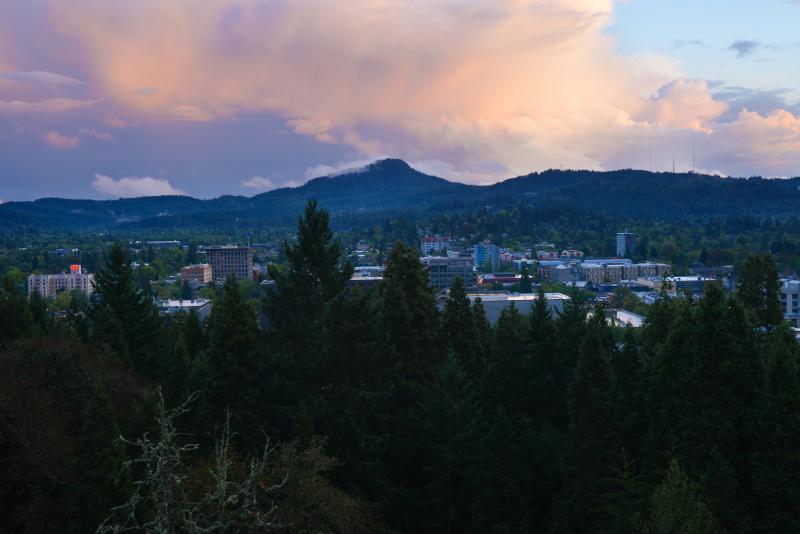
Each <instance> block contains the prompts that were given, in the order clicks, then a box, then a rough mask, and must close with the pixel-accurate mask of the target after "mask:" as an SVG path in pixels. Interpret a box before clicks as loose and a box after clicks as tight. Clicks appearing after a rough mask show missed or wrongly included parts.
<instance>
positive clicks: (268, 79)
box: [0, 0, 800, 186]
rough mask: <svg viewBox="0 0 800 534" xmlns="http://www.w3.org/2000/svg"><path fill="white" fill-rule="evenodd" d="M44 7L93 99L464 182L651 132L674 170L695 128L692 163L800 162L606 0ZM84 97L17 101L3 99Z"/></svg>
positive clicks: (781, 140) (608, 147) (629, 159)
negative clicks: (259, 120) (345, 150)
mask: <svg viewBox="0 0 800 534" xmlns="http://www.w3.org/2000/svg"><path fill="white" fill-rule="evenodd" d="M48 5H49V6H50V7H49V9H50V12H49V13H48V15H49V17H48V19H49V20H57V21H58V24H57V25H53V27H52V31H53V32H54V33H55V34H58V35H59V36H61V37H63V38H65V39H68V41H69V42H70V43H71V46H75V49H74V50H70V52H71V54H72V55H74V56H75V57H77V58H80V64H81V65H84V66H85V70H86V72H85V73H84V75H83V76H81V78H83V79H85V80H87V85H88V84H89V81H90V82H91V89H92V91H93V92H96V98H97V99H98V101H102V102H103V106H104V108H103V111H104V113H108V114H109V116H117V115H119V116H124V117H126V118H130V119H131V120H133V121H136V122H137V124H138V123H141V122H143V121H144V120H147V119H159V120H184V121H203V122H211V121H214V120H220V119H226V120H227V119H231V118H235V117H237V116H241V115H247V114H251V113H253V112H256V111H269V112H272V113H276V114H278V115H280V116H281V117H282V119H283V120H284V121H285V124H286V126H287V127H288V128H290V129H291V130H292V131H293V132H295V133H297V134H299V135H306V136H309V137H312V138H314V139H316V140H318V141H320V142H324V143H339V144H342V145H344V146H346V147H349V148H350V149H351V150H352V152H353V153H354V154H353V159H354V160H369V159H372V158H375V157H377V156H379V155H381V154H392V155H396V156H399V157H403V158H405V159H407V160H409V161H413V162H420V163H421V164H422V165H423V166H425V167H426V168H429V169H435V170H438V171H439V172H442V173H447V175H448V176H450V177H454V178H459V179H462V180H465V181H470V182H476V183H477V182H480V183H485V182H489V181H493V180H496V179H499V178H504V177H507V176H508V175H513V174H519V173H524V172H528V171H531V170H538V169H543V168H548V167H559V166H561V165H564V166H569V167H583V168H592V169H603V168H609V167H629V166H641V167H645V168H648V166H651V167H652V166H654V162H653V159H654V158H649V156H648V154H649V151H650V149H649V147H650V146H653V147H654V148H653V151H654V152H655V153H656V154H657V155H658V156H657V157H658V160H659V161H660V162H661V163H662V165H659V166H663V164H664V162H667V161H670V162H671V160H672V157H673V154H674V156H675V159H676V160H677V161H678V162H679V163H678V165H679V166H682V167H683V168H687V167H690V161H691V135H692V132H696V134H697V136H698V138H699V141H698V142H699V143H700V144H701V145H702V147H701V148H704V149H705V151H701V153H700V155H699V156H698V157H700V158H707V159H708V160H709V161H707V162H702V164H703V165H704V166H705V167H706V168H719V169H721V170H722V171H724V172H725V173H726V174H730V175H736V174H742V173H746V172H749V171H750V170H751V169H752V168H753V166H754V164H755V162H757V161H758V162H759V163H760V165H761V168H762V172H764V173H767V174H783V173H785V172H786V171H787V169H790V168H791V166H792V165H795V166H800V155H793V153H792V150H791V147H793V146H795V142H796V133H795V131H794V130H793V126H791V124H790V123H791V122H792V119H789V118H786V117H784V116H776V115H773V114H768V115H763V114H758V113H753V112H747V113H744V114H742V113H740V114H738V115H736V116H735V117H733V120H732V121H731V122H726V121H729V119H728V118H723V117H724V116H725V115H726V111H727V104H726V103H725V102H723V101H721V100H720V99H719V98H715V97H714V95H713V94H712V92H711V90H710V88H709V86H708V84H707V83H706V82H704V81H702V80H690V79H687V78H686V77H685V74H684V73H683V72H682V71H681V69H680V67H679V66H678V65H677V64H676V62H675V61H674V60H673V59H671V58H669V57H666V56H662V55H649V56H647V57H630V56H623V55H621V54H620V53H618V51H617V49H616V46H617V43H616V42H615V40H614V39H613V38H611V37H610V36H609V35H608V33H607V29H608V27H609V25H610V24H611V21H612V20H613V15H614V2H613V1H612V0H552V1H548V2H542V1H539V0H474V1H466V0H426V1H423V0H408V1H406V2H397V1H395V0H371V1H370V2H367V3H360V2H332V1H330V0H307V1H304V2H282V3H272V2H260V1H257V0H242V1H240V2H238V3H237V5H238V6H239V10H238V16H237V18H236V20H235V23H231V21H230V20H229V19H228V18H226V17H227V13H228V8H229V5H228V3H227V2H202V3H198V2H195V1H192V0H174V1H172V2H162V1H158V0H141V1H137V2H106V1H104V0H85V1H82V2H79V3H70V4H67V3H58V2H54V3H52V4H48ZM2 10H3V8H0V18H2ZM17 39H18V40H21V39H22V36H21V35H20V36H17ZM3 54H5V56H4V57H2V58H0V59H3V60H4V64H8V65H23V64H27V63H26V62H25V61H23V60H24V59H25V58H24V57H21V56H20V57H11V56H10V55H11V54H12V52H3ZM155 88H158V89H157V90H154V89H155ZM88 105H91V103H90V102H85V101H79V100H69V99H64V98H61V99H52V100H46V101H35V99H32V98H29V99H27V100H24V101H23V100H16V101H0V112H7V113H8V112H17V113H32V112H34V111H37V112H45V111H49V112H55V111H67V110H70V109H78V108H80V107H86V106H88ZM785 113H789V112H785ZM789 115H791V113H789ZM791 116H792V117H794V115H791ZM126 122H127V121H121V122H117V123H116V124H111V123H108V122H107V123H108V124H110V125H111V126H114V127H120V126H118V124H122V125H123V126H124V125H125V124H124V123H126ZM756 135H758V136H761V137H760V139H765V140H766V139H768V140H770V142H769V143H766V142H759V141H758V139H755V138H754V137H753V136H756ZM687 161H688V162H689V163H687ZM322 167H326V168H336V167H337V165H322ZM311 172H312V173H313V172H316V171H314V170H313V169H312V171H311ZM254 184H255V182H254ZM261 185H262V186H263V185H265V184H263V183H262V184H261Z"/></svg>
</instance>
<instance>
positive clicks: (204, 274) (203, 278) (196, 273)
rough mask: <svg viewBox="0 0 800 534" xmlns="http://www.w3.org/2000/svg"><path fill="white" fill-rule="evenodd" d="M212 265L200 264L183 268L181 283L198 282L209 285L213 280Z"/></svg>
mask: <svg viewBox="0 0 800 534" xmlns="http://www.w3.org/2000/svg"><path fill="white" fill-rule="evenodd" d="M212 279H213V278H212V273H211V265H209V264H207V263H198V264H197V265H187V266H186V267H181V282H189V281H191V280H196V281H197V282H199V283H201V284H207V283H209V282H211V280H212Z"/></svg>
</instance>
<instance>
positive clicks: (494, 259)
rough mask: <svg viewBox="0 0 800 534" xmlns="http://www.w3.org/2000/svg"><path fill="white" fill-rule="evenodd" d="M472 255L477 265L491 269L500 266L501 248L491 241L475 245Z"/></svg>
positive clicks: (493, 269) (494, 269)
mask: <svg viewBox="0 0 800 534" xmlns="http://www.w3.org/2000/svg"><path fill="white" fill-rule="evenodd" d="M472 257H473V258H474V260H475V267H478V268H481V267H484V266H486V267H488V268H489V270H491V271H496V270H497V269H498V267H500V249H499V248H497V245H493V244H491V243H481V244H479V245H475V246H474V247H473V254H472Z"/></svg>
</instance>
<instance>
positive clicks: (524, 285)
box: [519, 265, 533, 293]
mask: <svg viewBox="0 0 800 534" xmlns="http://www.w3.org/2000/svg"><path fill="white" fill-rule="evenodd" d="M519 292H520V293H532V292H533V288H532V287H531V275H530V274H529V273H528V266H527V265H525V266H524V267H523V268H522V278H521V279H520V282H519Z"/></svg>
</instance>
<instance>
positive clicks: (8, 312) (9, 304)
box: [0, 276, 35, 348]
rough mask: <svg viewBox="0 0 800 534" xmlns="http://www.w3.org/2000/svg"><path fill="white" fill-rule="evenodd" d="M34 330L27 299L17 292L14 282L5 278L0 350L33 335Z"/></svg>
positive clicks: (0, 305)
mask: <svg viewBox="0 0 800 534" xmlns="http://www.w3.org/2000/svg"><path fill="white" fill-rule="evenodd" d="M34 328H35V323H34V319H33V315H32V314H31V310H30V308H29V307H28V305H27V303H26V302H25V297H23V296H22V295H21V294H20V293H19V291H18V290H17V286H16V284H15V282H14V280H13V279H12V278H11V277H10V276H5V277H4V278H3V289H2V291H0V348H3V347H5V346H8V345H9V344H11V342H12V341H14V340H15V339H19V338H22V337H27V336H30V335H32V334H33V332H34Z"/></svg>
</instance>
